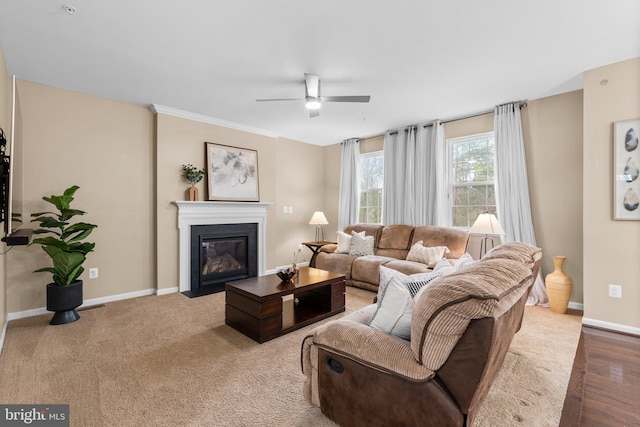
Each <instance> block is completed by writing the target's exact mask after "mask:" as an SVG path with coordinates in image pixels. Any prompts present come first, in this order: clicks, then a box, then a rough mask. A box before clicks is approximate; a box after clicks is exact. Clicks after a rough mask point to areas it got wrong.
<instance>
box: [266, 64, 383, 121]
mask: <svg viewBox="0 0 640 427" xmlns="http://www.w3.org/2000/svg"><path fill="white" fill-rule="evenodd" d="M369 99H371V97H370V96H369V95H366V96H320V77H318V76H316V75H313V74H308V73H304V98H273V99H256V101H258V102H267V101H300V100H304V101H305V106H306V107H307V109H309V117H318V116H319V115H320V107H321V105H322V103H323V102H369Z"/></svg>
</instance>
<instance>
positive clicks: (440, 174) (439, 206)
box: [430, 121, 451, 227]
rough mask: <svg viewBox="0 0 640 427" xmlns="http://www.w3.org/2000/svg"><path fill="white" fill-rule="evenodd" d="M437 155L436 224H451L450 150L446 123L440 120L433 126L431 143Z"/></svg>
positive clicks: (443, 225)
mask: <svg viewBox="0 0 640 427" xmlns="http://www.w3.org/2000/svg"><path fill="white" fill-rule="evenodd" d="M430 146H431V147H432V148H431V149H432V150H434V151H433V154H434V155H435V177H436V181H435V199H436V200H435V212H434V219H433V220H434V222H433V224H434V225H437V226H440V227H450V226H451V206H450V203H449V187H450V184H451V182H450V181H451V176H450V174H449V167H448V165H449V150H447V142H446V140H445V135H444V125H443V124H442V122H440V121H436V122H434V123H433V126H432V127H431V145H430Z"/></svg>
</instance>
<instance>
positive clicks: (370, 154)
mask: <svg viewBox="0 0 640 427" xmlns="http://www.w3.org/2000/svg"><path fill="white" fill-rule="evenodd" d="M374 156H380V157H382V160H383V162H382V176H383V180H382V182H383V184H382V187H380V202H381V204H380V222H367V223H366V224H382V218H383V215H384V213H383V209H384V150H376V151H369V152H367V153H360V162H361V161H362V159H363V158H365V157H374ZM360 165H361V163H360ZM360 165H358V166H360ZM361 180H362V168H361V169H360V181H361ZM360 181H359V182H358V200H360V197H361V195H362V193H363V189H362V188H361V187H360ZM367 208H369V206H367ZM361 209H362V206H361V205H360V203H358V222H360V210H361Z"/></svg>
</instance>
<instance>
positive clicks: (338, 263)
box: [316, 245, 358, 280]
mask: <svg viewBox="0 0 640 427" xmlns="http://www.w3.org/2000/svg"><path fill="white" fill-rule="evenodd" d="M327 246H328V245H327ZM332 246H334V247H335V246H336V245H332ZM323 248H324V246H323ZM334 251H335V249H334ZM357 258H358V257H357V256H355V255H349V254H337V253H335V252H331V253H329V252H324V251H320V252H318V256H317V257H316V268H319V269H321V270H327V271H335V272H336V273H340V274H344V275H345V279H346V280H350V279H351V266H352V265H353V261H354V260H355V259H357Z"/></svg>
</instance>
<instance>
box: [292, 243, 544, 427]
mask: <svg viewBox="0 0 640 427" xmlns="http://www.w3.org/2000/svg"><path fill="white" fill-rule="evenodd" d="M541 257H542V252H541V250H540V249H539V248H536V247H533V246H529V245H525V244H524V243H505V244H503V245H500V246H497V247H496V248H495V249H492V250H491V251H490V252H489V253H487V255H485V256H484V257H483V258H482V260H480V261H477V262H475V263H473V264H471V265H469V266H466V267H464V268H462V269H461V270H459V271H457V272H455V273H453V274H449V275H447V276H443V277H440V278H439V279H436V280H435V281H433V283H432V284H431V285H429V287H428V288H427V289H426V291H425V292H424V293H423V294H422V295H421V296H420V297H419V298H418V300H416V301H415V302H414V307H413V312H412V316H411V337H410V341H406V340H403V339H400V338H397V337H395V336H392V335H388V334H386V333H384V332H382V331H380V330H377V329H374V328H372V327H370V326H368V325H367V320H368V319H369V318H370V316H371V314H372V313H373V312H374V311H375V309H376V305H375V304H372V305H370V306H367V307H365V308H363V309H361V310H358V311H356V312H354V313H351V314H349V315H347V316H345V317H343V318H341V319H337V320H334V321H331V322H328V323H326V324H324V325H321V326H319V327H317V328H315V329H314V330H313V331H311V332H310V333H309V335H308V336H307V337H306V338H305V339H304V340H303V343H302V354H301V357H302V370H303V373H304V374H305V375H306V380H305V387H304V394H305V397H306V399H307V400H308V401H309V402H311V403H312V404H313V405H315V406H319V407H320V409H321V411H322V413H323V414H324V415H325V416H326V417H328V418H330V419H332V420H333V421H335V422H337V423H338V424H339V425H341V426H345V427H346V426H371V427H373V426H390V425H393V426H438V427H445V426H471V425H472V424H473V420H474V418H475V416H476V414H477V413H478V410H479V408H480V406H481V405H482V402H483V401H484V399H485V397H486V395H487V393H488V392H489V389H490V387H491V384H492V383H493V381H494V379H495V378H496V376H497V375H498V372H499V371H500V368H501V366H502V364H503V361H504V358H505V356H506V354H507V351H508V349H509V346H510V344H511V341H512V339H513V336H514V334H515V333H516V332H517V331H518V330H519V329H520V325H521V322H522V317H523V313H524V307H525V303H526V300H527V296H528V294H529V291H530V289H531V286H532V284H533V283H534V281H535V278H536V276H537V275H538V272H539V269H540V259H541Z"/></svg>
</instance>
